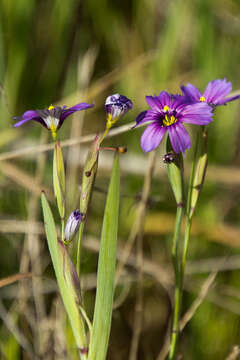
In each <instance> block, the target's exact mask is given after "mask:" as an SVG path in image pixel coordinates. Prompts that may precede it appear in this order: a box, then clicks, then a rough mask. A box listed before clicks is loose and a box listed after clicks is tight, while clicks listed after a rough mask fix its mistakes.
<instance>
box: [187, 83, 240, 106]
mask: <svg viewBox="0 0 240 360" xmlns="http://www.w3.org/2000/svg"><path fill="white" fill-rule="evenodd" d="M181 90H182V92H183V94H184V95H185V96H186V97H187V98H188V99H189V100H191V101H193V102H196V101H201V102H206V103H208V104H209V105H212V106H219V105H224V104H226V103H228V102H229V101H233V100H236V99H238V98H240V95H236V96H232V97H228V98H227V97H226V96H227V95H228V94H229V93H230V92H231V91H232V83H231V82H227V81H226V79H223V80H213V81H210V82H209V83H208V84H207V87H206V89H205V90H204V93H203V94H201V93H200V91H199V90H198V88H196V87H195V86H194V85H192V84H187V85H186V86H181Z"/></svg>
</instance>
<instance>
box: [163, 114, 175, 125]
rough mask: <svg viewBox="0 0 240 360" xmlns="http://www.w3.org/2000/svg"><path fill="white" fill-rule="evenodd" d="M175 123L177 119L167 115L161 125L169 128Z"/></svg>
mask: <svg viewBox="0 0 240 360" xmlns="http://www.w3.org/2000/svg"><path fill="white" fill-rule="evenodd" d="M176 122H177V119H176V118H175V117H174V116H173V115H172V116H170V117H169V116H168V115H167V114H166V115H165V117H164V119H163V125H164V126H170V125H172V124H175V123H176Z"/></svg>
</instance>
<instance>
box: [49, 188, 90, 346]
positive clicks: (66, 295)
mask: <svg viewBox="0 0 240 360" xmlns="http://www.w3.org/2000/svg"><path fill="white" fill-rule="evenodd" d="M42 208H43V217H44V225H45V231H46V237H47V241H48V247H49V251H50V254H51V258H52V263H53V267H54V270H55V274H56V278H57V282H58V286H59V290H60V293H61V296H62V299H63V303H64V306H65V309H66V311H67V314H68V317H69V320H70V323H71V326H72V330H73V333H74V336H75V341H76V345H77V347H78V349H82V348H85V347H86V346H87V339H86V334H85V330H84V324H83V320H82V318H81V315H80V311H79V305H80V303H79V299H78V297H77V296H76V289H75V287H74V284H73V281H72V269H71V268H72V267H73V265H72V264H71V262H70V259H69V258H68V255H67V252H66V251H64V249H65V248H64V245H63V244H61V245H60V246H59V244H58V239H57V232H56V228H55V223H54V219H53V216H52V212H51V209H50V207H49V205H48V202H47V199H46V196H45V194H44V193H43V194H42ZM76 276H77V275H76V274H75V277H76Z"/></svg>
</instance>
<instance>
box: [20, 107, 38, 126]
mask: <svg viewBox="0 0 240 360" xmlns="http://www.w3.org/2000/svg"><path fill="white" fill-rule="evenodd" d="M14 120H19V121H18V122H16V123H15V124H14V126H15V127H19V126H21V125H22V124H24V123H26V122H27V121H30V120H36V121H38V122H40V123H41V124H42V123H43V122H44V121H43V120H42V119H41V118H40V116H39V115H38V113H37V111H35V110H28V111H26V112H25V113H24V114H23V115H22V116H16V117H14Z"/></svg>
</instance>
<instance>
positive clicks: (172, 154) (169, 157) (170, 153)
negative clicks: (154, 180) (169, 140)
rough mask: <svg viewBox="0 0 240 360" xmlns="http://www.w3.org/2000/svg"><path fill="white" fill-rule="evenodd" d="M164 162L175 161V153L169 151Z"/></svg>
mask: <svg viewBox="0 0 240 360" xmlns="http://www.w3.org/2000/svg"><path fill="white" fill-rule="evenodd" d="M162 160H163V162H164V164H171V163H172V162H173V161H174V153H173V152H169V153H167V154H165V155H164V156H163V159H162Z"/></svg>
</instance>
